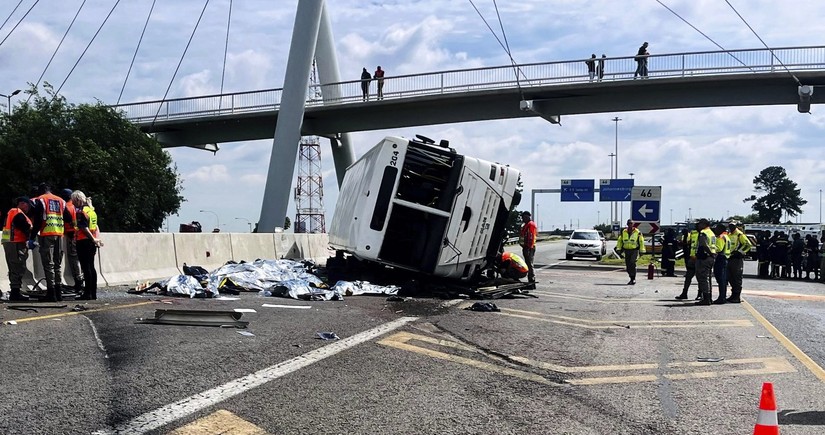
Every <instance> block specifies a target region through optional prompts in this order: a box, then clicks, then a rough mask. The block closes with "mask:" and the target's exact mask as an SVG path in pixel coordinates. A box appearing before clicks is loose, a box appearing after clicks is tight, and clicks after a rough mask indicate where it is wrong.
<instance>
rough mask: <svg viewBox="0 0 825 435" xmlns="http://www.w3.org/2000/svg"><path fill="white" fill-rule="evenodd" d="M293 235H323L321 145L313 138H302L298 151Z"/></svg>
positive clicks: (324, 228) (324, 225)
mask: <svg viewBox="0 0 825 435" xmlns="http://www.w3.org/2000/svg"><path fill="white" fill-rule="evenodd" d="M295 232H296V233H326V232H327V227H326V224H325V222H324V180H323V178H322V177H321V144H320V142H319V141H318V137H316V136H307V137H303V138H301V144H300V147H299V149H298V183H297V186H295Z"/></svg>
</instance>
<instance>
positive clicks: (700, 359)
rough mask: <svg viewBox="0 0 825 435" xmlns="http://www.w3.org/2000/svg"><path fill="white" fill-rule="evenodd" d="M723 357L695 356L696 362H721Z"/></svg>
mask: <svg viewBox="0 0 825 435" xmlns="http://www.w3.org/2000/svg"><path fill="white" fill-rule="evenodd" d="M724 359H725V358H722V357H696V361H698V362H722V361H723V360H724Z"/></svg>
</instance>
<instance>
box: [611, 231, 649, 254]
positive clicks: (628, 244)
mask: <svg viewBox="0 0 825 435" xmlns="http://www.w3.org/2000/svg"><path fill="white" fill-rule="evenodd" d="M637 248H638V249H639V252H640V253H642V254H644V253H645V239H644V237H643V236H642V233H641V232H640V231H639V229H638V228H634V229H633V233H632V234H628V233H627V228H625V229H623V230H622V234H621V235H619V240H618V241H617V242H616V250H617V251H624V250H625V249H637Z"/></svg>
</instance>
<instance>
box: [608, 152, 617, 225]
mask: <svg viewBox="0 0 825 435" xmlns="http://www.w3.org/2000/svg"><path fill="white" fill-rule="evenodd" d="M608 156H610V179H611V180H612V179H614V178H616V176H615V175H613V158H614V157H616V154H614V153H610V154H608ZM615 207H616V201H613V202H611V203H610V229H611V231H612V230H613V220H614V218H613V209H614V208H615Z"/></svg>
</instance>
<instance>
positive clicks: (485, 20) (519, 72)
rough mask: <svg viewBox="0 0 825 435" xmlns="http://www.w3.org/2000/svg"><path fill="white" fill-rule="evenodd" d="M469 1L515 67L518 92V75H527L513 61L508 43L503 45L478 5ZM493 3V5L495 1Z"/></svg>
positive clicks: (519, 85) (471, 0)
mask: <svg viewBox="0 0 825 435" xmlns="http://www.w3.org/2000/svg"><path fill="white" fill-rule="evenodd" d="M469 2H470V5H472V6H473V9H475V11H476V13H477V14H478V16H479V18H481V21H483V22H484V25H485V26H487V29H488V30H489V31H490V33H492V34H493V37H494V38H496V41H498V45H500V46H501V48H502V49H504V52H505V53H507V56H508V57H509V58H510V63H511V65H513V66H514V67H515V71H516V84H517V85H518V88H519V92H521V84H520V83H519V75H521V76H522V77H524V78H525V79H527V76H526V75H525V74H524V72H523V71H522V70H521V69H520V68H518V64H516V63H515V60H513V56H511V55H510V47H509V45H505V44H504V43H503V42H501V39H500V38H499V37H498V34H497V33H496V31H495V30H493V28H492V27H491V26H490V23H488V22H487V19H486V18H484V14H482V13H481V11H480V10H478V7H476V4H475V3H473V0H469ZM493 4H494V5H495V2H494V3H493ZM495 6H496V14H498V6H497V5H495ZM499 23H501V16H499ZM503 31H504V26H503V25H502V32H503Z"/></svg>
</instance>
